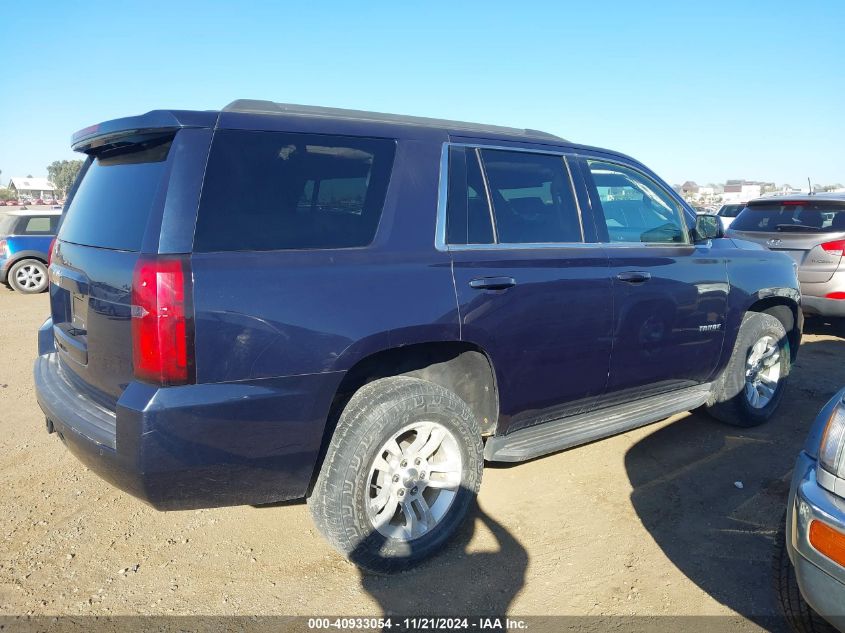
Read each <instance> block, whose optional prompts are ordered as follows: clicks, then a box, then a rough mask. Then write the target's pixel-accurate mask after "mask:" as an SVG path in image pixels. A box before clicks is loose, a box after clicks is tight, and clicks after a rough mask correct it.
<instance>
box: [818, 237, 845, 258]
mask: <svg viewBox="0 0 845 633" xmlns="http://www.w3.org/2000/svg"><path fill="white" fill-rule="evenodd" d="M822 248H823V249H824V250H825V251H827V252H828V253H832V254H833V255H839V256H840V257H841V256H842V253H843V252H845V240H836V241H835V242H826V243H824V244H822Z"/></svg>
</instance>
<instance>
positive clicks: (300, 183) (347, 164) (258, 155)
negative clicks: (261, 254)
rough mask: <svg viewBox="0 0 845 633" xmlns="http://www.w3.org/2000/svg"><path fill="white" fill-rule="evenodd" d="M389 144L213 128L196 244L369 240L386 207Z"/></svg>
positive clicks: (337, 244)
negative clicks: (216, 130)
mask: <svg viewBox="0 0 845 633" xmlns="http://www.w3.org/2000/svg"><path fill="white" fill-rule="evenodd" d="M395 145H396V144H395V141H393V140H390V139H376V138H362V137H348V136H329V135H322V134H296V133H285V132H255V131H240V130H221V131H218V132H217V133H216V134H215V136H214V141H213V142H212V147H211V154H210V155H209V160H208V166H207V167H206V174H205V181H204V184H203V191H202V197H201V200H200V209H199V213H198V216H197V227H196V233H195V235H194V251H196V252H210V251H267V250H285V249H330V248H350V247H360V246H366V245H368V244H369V243H370V242H372V240H373V238H374V237H375V233H376V228H377V227H378V223H379V219H380V217H381V212H382V207H383V206H384V199H385V195H386V191H387V184H388V180H389V177H390V170H391V167H392V165H393V156H394V152H395Z"/></svg>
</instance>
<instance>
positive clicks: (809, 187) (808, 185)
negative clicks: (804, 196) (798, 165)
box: [807, 176, 813, 196]
mask: <svg viewBox="0 0 845 633" xmlns="http://www.w3.org/2000/svg"><path fill="white" fill-rule="evenodd" d="M807 189H808V190H809V191H810V193H809V195H811V196H812V195H813V185H811V184H810V177H809V176H807Z"/></svg>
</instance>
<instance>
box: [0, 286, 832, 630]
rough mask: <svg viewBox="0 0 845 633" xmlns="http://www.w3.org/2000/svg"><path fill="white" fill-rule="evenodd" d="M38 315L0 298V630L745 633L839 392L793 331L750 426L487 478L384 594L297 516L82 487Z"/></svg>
mask: <svg viewBox="0 0 845 633" xmlns="http://www.w3.org/2000/svg"><path fill="white" fill-rule="evenodd" d="M47 310H48V299H47V296H46V295H39V296H22V295H18V294H15V293H13V292H11V291H9V290H8V289H6V288H5V287H4V286H0V323H2V327H0V350H2V361H0V481H2V488H0V495H2V500H1V501H0V507H2V512H0V534H2V539H3V540H2V545H0V615H15V614H18V615H20V614H35V615H57V614H72V615H76V616H78V615H85V614H89V615H90V614H94V615H120V614H139V613H140V614H161V615H167V614H219V615H233V614H241V615H256V614H260V615H264V614H268V615H269V614H275V615H279V614H285V615H290V614H300V615H315V614H326V615H329V614H331V615H379V614H381V613H383V612H389V613H426V612H429V613H430V612H432V611H433V612H435V613H439V614H446V613H490V612H498V613H503V612H507V613H509V614H514V615H531V614H567V615H592V616H610V615H614V616H616V615H623V616H630V615H701V614H708V615H718V614H721V615H730V616H734V619H735V620H734V624H735V625H736V626H737V628H740V629H745V630H757V629H758V628H759V626H758V625H762V626H767V625H766V624H765V622H766V620H765V617H766V616H771V615H774V614H777V613H778V611H777V606H776V602H775V596H774V593H773V589H772V576H771V571H770V567H771V558H772V551H773V536H774V532H775V530H776V529H777V528H778V525H779V522H780V518H781V514H782V512H783V509H784V503H785V500H786V494H787V486H788V478H789V475H790V471H791V469H792V463H793V461H794V458H795V456H796V455H797V453H798V451H799V449H800V447H801V444H802V442H803V439H804V437H805V435H806V430H807V428H808V425H809V423H810V421H811V420H812V419H813V417H814V416H815V414H816V412H817V411H818V409H819V408H820V407H821V406H822V404H823V403H824V402H825V401H826V400H827V399H828V398H829V397H830V396H831V395H832V394H833V393H834V392H835V391H836V390H837V389H838V388H839V387H840V386H841V385H842V384H845V363H843V362H842V360H843V359H845V341H844V340H843V338H842V337H841V336H840V335H838V334H837V329H836V328H835V327H833V326H830V325H826V324H823V323H808V327H807V335H806V337H805V342H804V345H803V347H802V350H801V356H800V360H799V361H798V363H797V365H796V366H795V367H794V369H793V374H792V379H791V382H790V385H789V389H788V392H787V394H786V398H785V400H784V403H783V406H782V407H781V409H780V412H779V414H778V415H777V417H776V419H774V420H773V421H772V422H770V423H769V424H768V425H766V426H764V427H762V428H759V429H752V430H748V431H745V430H739V429H733V428H730V427H726V426H724V425H722V424H720V423H718V422H715V421H713V420H711V419H709V418H708V417H707V416H705V415H703V414H700V413H695V414H684V415H680V416H676V417H674V418H672V419H669V420H666V421H664V422H661V423H658V424H655V425H652V426H649V427H646V428H644V429H639V430H636V431H632V432H629V433H625V434H623V435H619V436H617V437H614V438H610V439H607V440H603V441H600V442H595V443H593V444H590V445H588V446H584V447H581V448H577V449H574V450H570V451H566V452H563V453H559V454H556V455H552V456H550V457H546V458H542V459H538V460H535V461H533V462H529V463H526V464H521V465H516V466H512V467H489V468H487V469H486V471H485V474H484V483H483V486H482V492H481V495H480V500H479V507H478V509H477V510H476V512H475V519H474V521H472V523H471V525H469V526H468V527H467V529H466V530H464V532H463V533H462V534H461V536H460V538H459V539H458V540H457V541H456V542H454V543H453V544H452V545H451V546H450V547H449V548H448V549H447V550H446V551H445V552H444V553H443V554H442V555H440V556H438V557H437V558H436V559H434V560H433V561H431V562H429V563H427V564H426V565H424V566H422V567H421V568H419V569H417V570H415V571H412V572H408V573H405V574H401V575H398V576H394V577H390V578H385V577H378V576H370V575H362V574H361V573H360V572H359V571H358V570H357V569H356V568H355V567H353V566H351V565H349V564H348V563H346V562H345V561H344V560H343V559H341V558H340V557H339V556H338V555H336V554H335V553H334V552H333V550H331V549H330V548H329V547H328V546H327V545H326V544H325V543H324V542H323V540H322V539H321V538H320V537H319V536H318V534H317V533H316V530H315V529H314V528H313V526H312V524H311V521H310V517H309V515H308V511H307V508H306V506H305V505H304V504H302V503H295V504H285V505H276V506H272V507H261V508H255V507H235V508H222V509H214V510H202V511H187V512H170V513H162V512H157V511H155V510H152V509H151V508H149V507H147V506H146V505H144V504H143V503H141V502H139V501H137V500H135V499H133V498H132V497H130V496H128V495H126V494H124V493H122V492H120V491H118V490H116V489H114V488H112V487H110V486H109V485H107V484H105V483H104V482H103V481H101V480H100V479H99V478H98V477H97V476H96V475H94V474H93V473H91V472H90V471H88V470H87V469H86V468H84V467H83V466H82V465H81V464H79V463H78V462H77V461H76V459H74V458H73V457H72V456H71V455H70V454H69V453H68V452H67V451H66V450H65V449H64V448H63V446H62V444H61V443H60V441H59V440H58V439H57V437H56V436H55V435H48V434H47V433H46V432H45V430H44V419H43V416H42V414H41V412H40V410H39V408H38V405H37V404H36V402H35V397H34V393H33V388H32V377H31V366H32V360H33V357H34V355H35V353H36V345H35V330H36V328H37V327H38V326H39V325H40V323H41V322H42V321H43V319H44V318H45V316H46V315H47ZM840 333H841V332H840ZM735 482H742V487H741V488H740V487H738V486H737V485H735Z"/></svg>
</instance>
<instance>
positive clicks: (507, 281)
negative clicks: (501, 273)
mask: <svg viewBox="0 0 845 633" xmlns="http://www.w3.org/2000/svg"><path fill="white" fill-rule="evenodd" d="M515 285H516V280H515V279H514V278H513V277H479V278H478V279H473V280H472V281H470V282H469V287H470V288H475V289H476V290H504V289H505V288H510V287H512V286H515Z"/></svg>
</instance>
